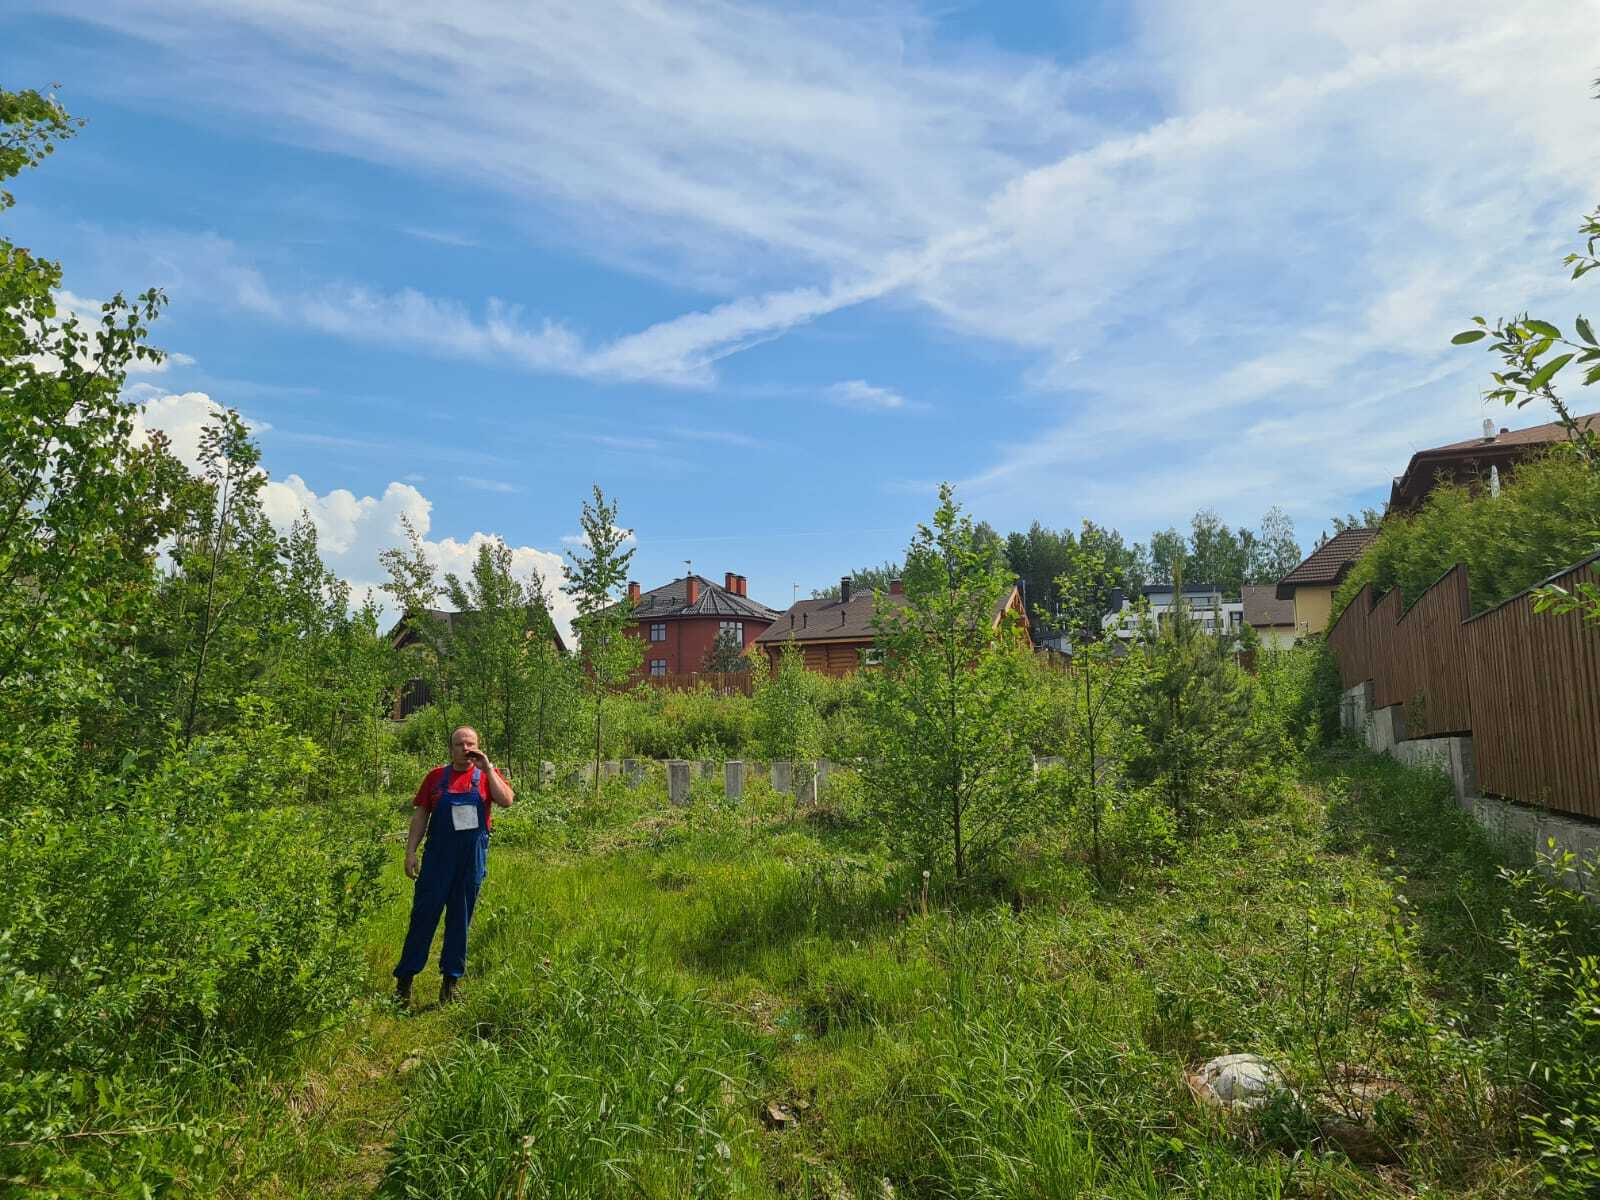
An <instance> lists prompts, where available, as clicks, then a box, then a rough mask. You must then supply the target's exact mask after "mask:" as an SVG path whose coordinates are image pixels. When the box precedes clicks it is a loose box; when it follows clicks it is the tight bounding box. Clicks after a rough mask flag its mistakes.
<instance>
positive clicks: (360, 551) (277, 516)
mask: <svg viewBox="0 0 1600 1200" xmlns="http://www.w3.org/2000/svg"><path fill="white" fill-rule="evenodd" d="M129 398H130V399H133V400H137V401H139V402H140V404H141V412H140V415H139V418H138V421H137V431H136V436H138V437H141V438H142V437H144V436H146V435H147V433H148V431H151V430H156V429H159V430H161V431H162V432H163V433H165V434H166V435H167V437H168V439H169V442H170V446H171V449H172V452H173V453H174V454H175V455H176V456H177V457H178V458H179V459H180V460H181V461H183V462H184V463H185V464H187V465H188V466H189V467H190V468H191V469H193V468H194V467H195V466H196V465H197V464H198V459H199V440H200V431H201V430H202V429H203V428H204V426H205V424H206V423H207V421H209V420H210V419H211V418H212V417H213V416H214V415H215V414H216V413H217V412H219V411H221V406H220V405H219V404H217V403H216V401H214V400H212V399H211V397H209V396H207V395H206V394H205V393H204V392H186V393H183V394H170V393H168V394H161V393H159V392H158V391H156V390H155V389H153V388H151V387H150V385H148V384H141V385H138V387H137V389H130V392H129ZM247 424H250V426H251V428H252V429H254V430H256V431H258V432H259V431H262V430H265V429H267V428H269V426H266V425H264V424H260V423H256V422H247ZM266 465H267V466H268V467H270V466H271V464H270V463H268V464H266ZM261 503H262V508H263V511H265V513H266V515H267V517H268V519H269V520H271V521H272V523H273V525H274V526H276V527H277V528H278V529H279V530H282V531H286V530H287V529H288V528H289V526H291V525H293V524H294V522H296V521H297V520H299V519H300V517H301V514H302V513H304V514H305V515H306V516H308V517H309V518H310V520H311V523H312V524H313V525H314V526H315V527H316V530H317V545H318V548H319V549H320V551H321V553H322V560H323V562H324V563H326V564H327V565H328V568H329V569H330V570H331V571H333V572H334V573H335V574H336V575H338V576H339V577H340V578H341V579H344V580H346V581H347V582H349V583H350V585H351V587H352V588H353V589H354V591H355V594H356V597H357V599H358V600H359V599H363V598H365V597H366V596H368V595H372V596H373V597H374V598H375V599H377V600H379V601H380V602H382V603H383V605H384V609H385V611H386V613H388V615H390V616H393V605H392V602H390V601H389V600H388V597H387V596H386V595H385V594H384V593H382V592H381V591H379V590H378V589H379V586H380V585H381V583H382V582H383V572H382V569H381V567H380V566H379V562H378V555H379V554H381V553H382V552H383V551H384V550H387V549H390V548H391V547H395V546H404V545H405V544H406V533H405V526H404V523H403V522H404V521H406V520H409V521H410V523H411V524H412V526H413V527H414V528H415V529H416V530H417V532H418V533H419V534H420V535H421V536H422V538H423V548H424V550H425V552H426V553H427V554H428V556H429V557H430V558H431V559H432V560H433V562H434V563H435V564H436V565H437V566H438V567H439V568H440V573H441V576H442V575H443V574H444V573H445V572H454V573H455V574H457V575H460V576H463V577H465V575H466V574H467V572H468V571H470V570H471V567H472V563H473V560H474V559H475V558H476V557H477V554H478V548H479V547H480V546H482V545H483V544H484V543H486V542H488V541H490V540H492V539H493V538H494V537H495V535H494V534H493V533H485V532H482V531H475V532H473V533H472V534H470V535H468V536H467V537H466V538H464V539H457V538H454V537H446V538H440V539H429V538H428V536H427V535H428V533H429V532H430V530H431V529H432V524H433V517H432V513H433V504H432V502H431V501H430V500H429V499H428V498H427V497H426V496H424V495H423V494H422V493H421V492H420V491H418V490H417V489H416V488H415V487H414V486H412V485H411V484H410V483H404V482H399V481H396V482H393V483H390V484H389V485H388V486H387V487H386V488H385V489H384V490H383V494H382V495H381V496H357V495H356V494H355V493H354V492H351V491H349V490H348V489H346V488H335V489H334V490H332V491H329V492H325V493H321V494H319V493H317V492H316V491H314V490H313V489H312V488H311V487H310V486H309V485H308V484H307V483H306V481H305V480H304V479H303V478H301V477H300V476H299V475H295V474H290V475H286V476H284V477H283V478H282V479H269V480H268V481H267V483H266V485H265V487H263V489H262V492H261ZM511 560H512V569H513V570H514V571H516V572H517V573H518V574H520V575H524V576H526V575H527V574H528V573H529V572H531V571H538V572H539V575H540V577H541V578H542V579H543V580H544V583H545V587H546V590H547V592H549V593H550V594H551V598H552V606H551V615H552V616H553V617H554V618H555V621H556V625H557V627H558V628H559V629H560V630H561V635H562V637H564V638H566V639H567V644H568V645H571V644H572V642H571V630H572V618H573V617H574V616H575V615H576V609H575V608H574V607H573V605H572V602H571V601H570V600H569V599H568V598H567V596H566V595H565V594H564V593H562V592H561V591H560V586H561V584H562V582H563V581H564V580H565V578H566V573H565V568H564V567H563V565H562V564H563V560H562V558H561V556H560V555H559V554H554V553H551V552H550V551H547V550H540V549H538V548H537V547H534V546H514V547H512V553H511Z"/></svg>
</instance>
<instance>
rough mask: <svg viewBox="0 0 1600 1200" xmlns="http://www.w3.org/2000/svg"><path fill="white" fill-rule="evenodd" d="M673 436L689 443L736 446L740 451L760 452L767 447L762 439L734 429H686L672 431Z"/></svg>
mask: <svg viewBox="0 0 1600 1200" xmlns="http://www.w3.org/2000/svg"><path fill="white" fill-rule="evenodd" d="M672 436H673V437H675V438H682V439H683V440H684V441H688V442H709V443H711V444H712V445H718V446H734V447H737V448H738V449H740V450H759V449H761V448H762V447H764V446H766V444H767V443H766V442H764V441H762V440H761V439H760V438H757V437H751V436H750V435H749V434H748V433H739V432H737V431H735V430H732V429H684V428H681V427H680V428H677V429H674V430H672Z"/></svg>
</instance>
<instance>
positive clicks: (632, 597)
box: [628, 579, 639, 604]
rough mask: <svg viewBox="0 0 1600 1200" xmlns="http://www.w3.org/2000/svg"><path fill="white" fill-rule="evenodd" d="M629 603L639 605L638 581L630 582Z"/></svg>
mask: <svg viewBox="0 0 1600 1200" xmlns="http://www.w3.org/2000/svg"><path fill="white" fill-rule="evenodd" d="M628 603H629V604H637V603H639V584H638V581H637V580H633V579H630V580H628Z"/></svg>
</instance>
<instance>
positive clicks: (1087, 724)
mask: <svg viewBox="0 0 1600 1200" xmlns="http://www.w3.org/2000/svg"><path fill="white" fill-rule="evenodd" d="M1087 524H1088V523H1087V522H1085V534H1086V535H1087V532H1088V529H1087ZM1118 579H1119V571H1118V567H1117V565H1116V564H1114V563H1112V562H1111V561H1109V560H1108V557H1107V555H1106V552H1105V550H1104V549H1103V548H1102V547H1100V546H1097V545H1096V544H1095V540H1094V539H1093V538H1091V537H1088V536H1084V537H1081V538H1079V539H1078V541H1077V545H1076V546H1075V547H1074V549H1073V552H1072V555H1071V557H1070V559H1069V561H1068V563H1067V568H1066V570H1064V571H1063V572H1062V573H1061V576H1060V577H1059V579H1058V580H1057V581H1056V586H1057V587H1058V588H1059V589H1060V592H1061V599H1062V604H1061V608H1062V613H1063V615H1064V620H1065V623H1066V626H1065V627H1066V630H1067V636H1068V638H1069V639H1070V641H1071V645H1072V673H1073V676H1074V682H1075V683H1076V685H1077V687H1078V689H1079V692H1080V696H1081V699H1082V702H1083V708H1082V714H1083V727H1082V730H1081V733H1082V738H1081V745H1080V747H1079V754H1080V757H1079V760H1078V762H1076V763H1074V767H1075V769H1076V770H1077V771H1078V772H1079V775H1078V791H1079V793H1080V795H1081V796H1082V797H1083V804H1084V808H1085V810H1086V811H1087V812H1088V814H1089V835H1090V844H1091V847H1090V848H1091V852H1092V854H1093V856H1094V868H1095V874H1096V875H1097V876H1099V877H1100V878H1101V879H1102V882H1103V881H1104V870H1105V849H1104V842H1103V837H1102V830H1103V826H1104V823H1105V822H1104V817H1105V807H1106V800H1105V797H1104V796H1103V794H1102V793H1101V789H1100V747H1101V743H1102V741H1103V739H1104V735H1105V726H1106V724H1107V718H1108V716H1109V714H1108V712H1107V708H1108V705H1109V704H1110V703H1111V702H1112V700H1113V698H1114V696H1115V695H1116V694H1117V692H1118V683H1119V681H1120V678H1121V676H1120V674H1119V672H1118V670H1117V667H1116V665H1115V663H1114V661H1113V660H1114V657H1115V653H1116V650H1117V648H1118V641H1119V639H1118V638H1117V636H1116V633H1115V630H1114V629H1110V630H1108V629H1106V628H1105V627H1104V626H1103V625H1102V622H1101V616H1102V614H1103V613H1104V612H1105V596H1106V594H1107V593H1109V591H1110V590H1111V589H1112V588H1113V587H1115V586H1117V581H1118Z"/></svg>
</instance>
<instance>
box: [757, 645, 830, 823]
mask: <svg viewBox="0 0 1600 1200" xmlns="http://www.w3.org/2000/svg"><path fill="white" fill-rule="evenodd" d="M753 671H754V676H755V677H754V679H753V681H752V684H753V686H752V688H751V697H752V708H753V709H754V716H755V722H754V725H755V728H754V733H755V740H756V745H757V746H759V747H760V750H761V753H762V755H764V756H765V757H766V758H768V759H788V760H789V761H790V762H792V763H794V764H795V765H796V769H797V770H799V771H800V772H801V777H800V778H799V779H797V780H796V781H795V782H796V793H797V794H798V790H799V787H800V786H803V785H804V784H805V783H806V782H807V780H806V778H805V774H804V773H805V770H806V768H805V767H804V766H803V765H802V764H805V763H810V762H812V761H814V760H815V759H816V758H817V756H818V755H819V754H820V753H821V749H822V720H821V718H820V716H819V715H818V713H817V709H816V705H815V703H814V695H815V691H816V677H815V676H813V675H812V674H811V672H809V671H808V670H806V661H805V655H804V653H803V652H802V651H801V650H800V648H799V647H798V646H797V645H795V643H794V642H793V641H792V640H791V641H788V642H785V643H784V646H783V649H782V650H781V651H780V652H779V654H778V665H777V668H776V669H775V670H773V669H769V668H768V666H767V661H766V655H765V654H761V655H758V656H756V657H755V659H754V660H753Z"/></svg>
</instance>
